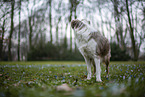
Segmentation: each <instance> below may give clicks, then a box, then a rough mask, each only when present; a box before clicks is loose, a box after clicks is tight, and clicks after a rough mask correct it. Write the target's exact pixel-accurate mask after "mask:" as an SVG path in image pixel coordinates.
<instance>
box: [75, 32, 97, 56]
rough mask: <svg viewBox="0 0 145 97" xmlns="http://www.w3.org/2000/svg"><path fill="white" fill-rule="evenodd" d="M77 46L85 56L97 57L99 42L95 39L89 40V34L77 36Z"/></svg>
mask: <svg viewBox="0 0 145 97" xmlns="http://www.w3.org/2000/svg"><path fill="white" fill-rule="evenodd" d="M76 44H77V47H78V49H79V50H80V52H81V53H82V55H83V56H89V57H93V56H95V54H96V47H97V42H96V41H95V40H94V39H89V33H83V34H79V35H77V37H76Z"/></svg>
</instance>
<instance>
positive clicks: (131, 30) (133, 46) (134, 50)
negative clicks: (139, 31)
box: [126, 0, 138, 61]
mask: <svg viewBox="0 0 145 97" xmlns="http://www.w3.org/2000/svg"><path fill="white" fill-rule="evenodd" d="M126 10H127V16H128V22H129V26H130V31H129V32H130V38H131V44H132V49H133V53H134V61H137V60H138V57H137V50H136V47H135V39H134V34H133V33H134V32H133V27H132V23H131V18H130V12H129V6H128V0H126Z"/></svg>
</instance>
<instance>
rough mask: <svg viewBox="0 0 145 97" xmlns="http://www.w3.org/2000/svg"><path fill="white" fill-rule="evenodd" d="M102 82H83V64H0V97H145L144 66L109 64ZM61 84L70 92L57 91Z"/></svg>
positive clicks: (92, 80) (55, 62)
mask: <svg viewBox="0 0 145 97" xmlns="http://www.w3.org/2000/svg"><path fill="white" fill-rule="evenodd" d="M101 68H102V75H101V77H102V82H96V81H95V78H94V77H93V78H92V79H91V80H86V77H87V67H86V65H85V63H84V62H78V61H76V62H64V61H53V62H50V61H47V62H0V97H65V96H66V97H68V96H69V97H96V96H104V97H112V96H114V97H129V96H130V97H145V62H111V63H110V68H109V70H110V77H109V78H106V71H105V65H103V64H102V65H101ZM63 83H66V84H68V86H69V87H70V88H72V89H73V91H71V92H64V91H61V92H60V91H57V90H56V87H57V86H59V85H62V84H63Z"/></svg>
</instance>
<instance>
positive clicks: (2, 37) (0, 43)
mask: <svg viewBox="0 0 145 97" xmlns="http://www.w3.org/2000/svg"><path fill="white" fill-rule="evenodd" d="M0 33H2V36H1V37H0V38H1V39H0V61H1V60H3V56H2V53H3V41H4V33H5V19H4V21H3V26H2V30H0Z"/></svg>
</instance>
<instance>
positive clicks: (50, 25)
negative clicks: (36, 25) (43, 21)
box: [49, 0, 53, 43]
mask: <svg viewBox="0 0 145 97" xmlns="http://www.w3.org/2000/svg"><path fill="white" fill-rule="evenodd" d="M51 2H52V1H51V0H49V29H50V42H51V43H52V41H53V39H52V17H51V16H52V13H51Z"/></svg>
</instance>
